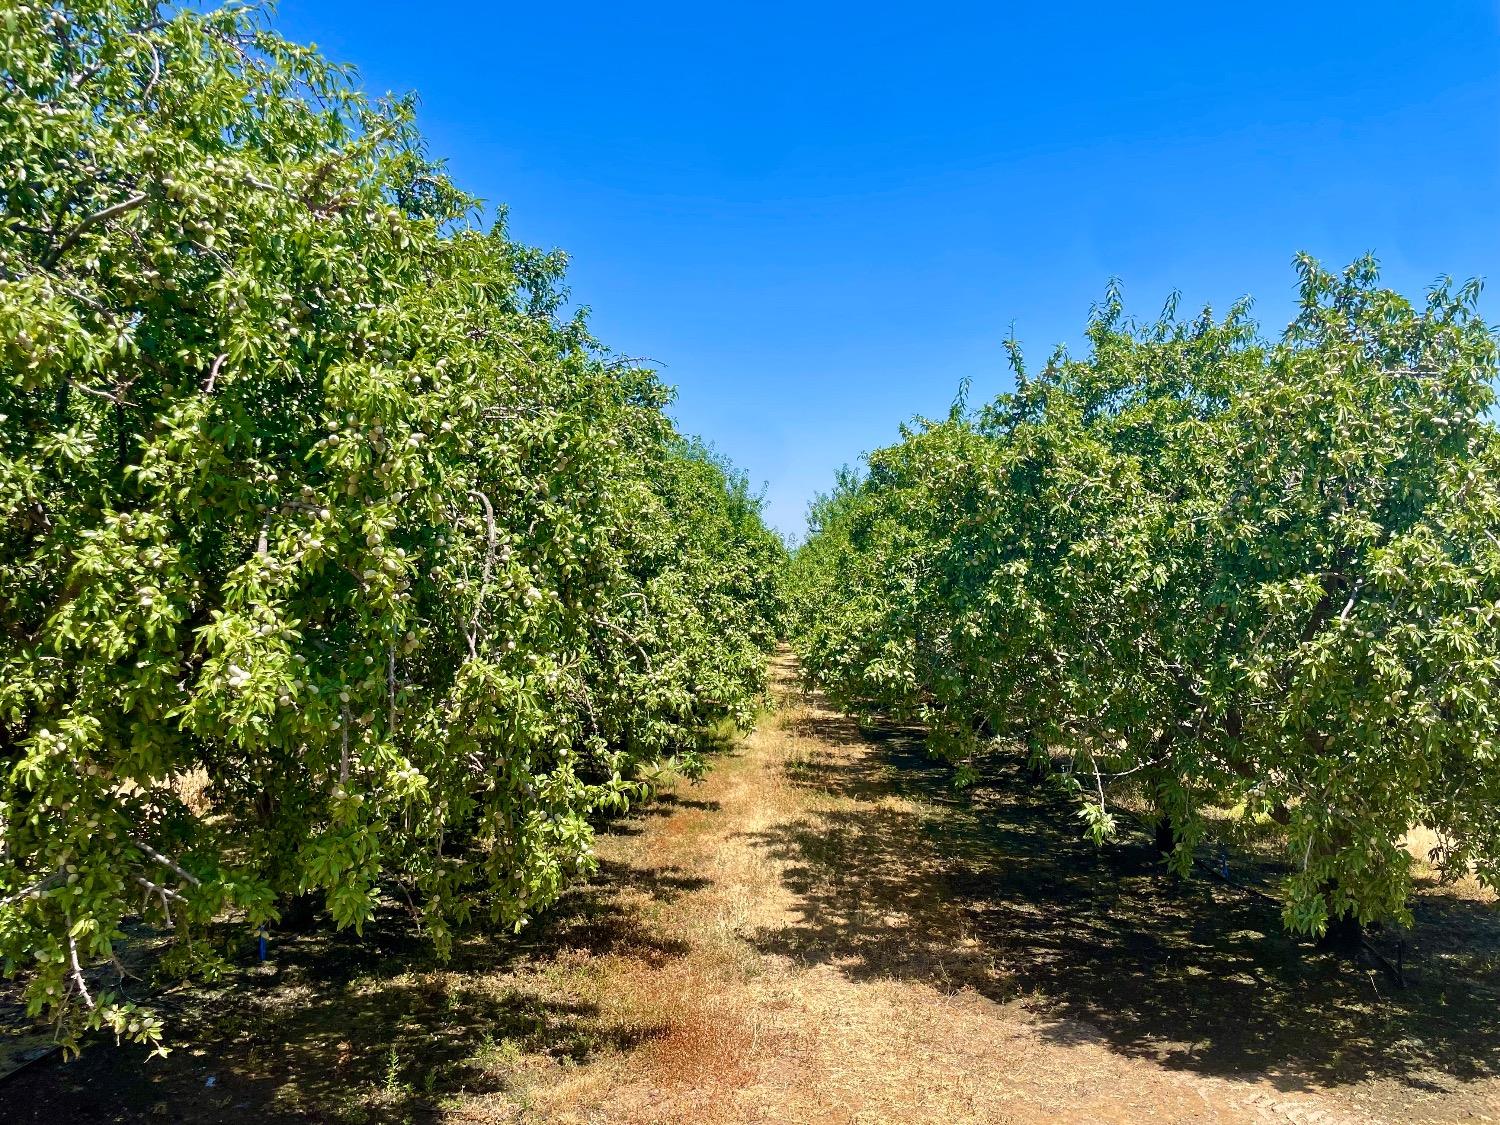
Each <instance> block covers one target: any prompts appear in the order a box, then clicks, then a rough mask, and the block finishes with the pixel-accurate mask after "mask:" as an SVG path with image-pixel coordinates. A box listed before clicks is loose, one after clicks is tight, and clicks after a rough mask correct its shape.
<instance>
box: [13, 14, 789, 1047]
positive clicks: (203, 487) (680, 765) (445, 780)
mask: <svg viewBox="0 0 1500 1125" xmlns="http://www.w3.org/2000/svg"><path fill="white" fill-rule="evenodd" d="M258 19H259V17H258V16H257V15H256V14H255V12H254V10H252V9H245V8H229V9H224V10H220V11H215V12H209V13H207V14H203V13H199V12H196V11H194V10H191V9H188V10H182V9H178V8H176V7H175V6H166V5H159V4H157V3H154V2H150V0H69V2H67V3H64V4H61V5H50V4H49V5H46V6H43V5H41V4H39V3H23V4H20V5H13V6H11V7H10V8H9V9H8V11H7V13H6V17H5V22H4V24H3V25H0V38H3V41H4V43H3V47H4V50H3V53H4V57H5V59H6V64H5V71H4V74H3V77H0V82H3V90H0V168H3V169H4V178H3V181H0V183H3V186H0V956H3V958H4V967H5V970H6V972H7V974H9V973H13V972H16V971H24V972H26V973H27V980H28V990H29V991H28V998H29V1000H30V1002H31V1006H32V1009H33V1011H36V1012H40V1011H43V1010H48V1011H50V1012H51V1013H53V1014H55V1015H57V1016H58V1017H59V1018H60V1019H61V1020H62V1021H63V1023H64V1026H65V1029H66V1030H67V1031H68V1032H69V1033H70V1034H76V1033H77V1032H79V1031H81V1030H83V1029H85V1028H87V1027H90V1026H94V1027H97V1026H101V1025H107V1026H110V1027H112V1028H114V1029H115V1030H116V1031H118V1032H120V1033H122V1034H124V1035H126V1036H128V1037H131V1038H135V1039H140V1040H144V1041H153V1040H155V1039H157V1038H158V1036H159V1034H160V1024H159V1022H158V1021H157V1020H156V1019H155V1018H154V1017H153V1016H152V1015H151V1014H150V1013H149V1012H147V1011H145V1010H144V1009H141V1008H139V1007H138V1006H137V1003H136V1001H134V1000H132V999H129V998H127V996H126V995H125V994H124V992H122V991H120V990H119V989H117V988H116V987H115V986H114V984H113V980H114V976H113V974H111V973H106V974H104V975H103V976H102V977H101V976H100V975H98V974H95V973H91V972H90V967H91V966H93V965H96V964H99V963H102V962H107V960H108V959H109V958H110V957H111V956H112V955H113V954H114V953H115V950H116V946H117V944H118V942H119V940H120V938H121V935H122V928H121V927H122V923H124V922H125V921H126V920H127V919H128V918H130V917H132V916H135V915H139V914H142V913H144V914H145V915H146V917H147V918H148V919H150V920H152V921H153V922H155V923H156V924H157V925H160V926H170V927H173V928H175V930H176V932H177V934H178V936H179V939H180V940H179V942H178V943H177V952H176V953H175V954H174V955H173V956H174V957H175V958H177V960H178V961H179V962H180V967H182V968H183V969H184V970H186V971H194V970H195V969H201V968H203V967H204V965H203V963H202V962H203V961H204V958H205V957H206V956H207V955H206V954H204V953H203V950H205V949H206V946H204V944H203V943H202V942H196V941H195V940H194V939H195V937H196V936H197V935H199V934H201V933H202V931H203V930H204V928H205V927H206V926H207V925H208V924H209V923H210V922H211V921H212V920H213V919H215V918H223V917H240V918H241V919H242V920H243V921H244V922H245V924H246V925H248V926H252V927H253V926H255V925H258V924H260V923H262V922H265V921H268V920H273V919H275V918H276V917H277V915H278V912H279V911H280V910H282V909H284V907H285V904H286V903H287V902H289V901H291V900H292V899H294V898H296V897H297V896H307V895H313V896H316V897H317V898H318V899H320V900H321V901H323V902H325V903H326V908H327V910H328V911H329V912H330V913H331V915H332V918H333V919H334V920H335V922H336V923H337V924H339V925H341V926H354V927H356V928H357V927H359V926H361V924H362V923H364V922H366V921H367V920H368V919H369V918H370V917H371V915H372V913H373V912H374V911H375V910H376V908H377V904H378V902H380V901H381V898H382V896H383V895H387V894H391V893H393V892H399V894H397V895H396V897H397V899H398V900H399V901H401V902H403V903H405V904H408V905H409V909H410V910H411V912H412V915H413V917H414V924H416V925H419V926H420V927H421V928H422V929H423V930H425V931H426V932H427V933H428V934H430V935H431V937H432V939H433V940H434V941H435V942H436V943H437V946H438V947H439V949H440V950H441V949H446V948H447V946H448V945H449V943H450V941H451V935H452V932H453V928H454V927H455V926H456V925H458V924H461V923H463V922H465V921H467V920H469V919H470V918H481V919H485V920H486V921H487V922H489V923H499V924H503V925H506V926H508V927H515V928H519V927H521V926H522V925H523V924H524V923H525V922H526V921H527V920H528V919H530V918H531V917H532V916H533V915H534V914H535V912H536V911H537V910H538V909H540V908H542V907H544V906H545V905H546V904H547V903H548V902H550V901H551V900H553V899H554V898H555V897H556V896H557V895H558V893H559V892H560V890H561V889H562V888H563V887H564V886H565V885H566V883H567V881H568V880H569V879H571V878H574V877H576V876H577V875H578V874H580V873H583V872H587V871H588V870H589V869H590V867H591V864H592V862H593V860H592V854H591V839H592V828H591V823H592V820H593V819H594V818H596V817H597V815H598V814H600V813H601V812H602V811H605V810H609V809H620V808H623V807H624V806H625V805H626V804H627V803H629V802H630V801H632V800H634V799H636V798H638V797H640V796H642V795H644V794H645V793H646V792H647V791H648V790H649V787H650V782H651V778H652V777H653V776H654V775H655V774H656V773H658V772H659V771H661V770H663V769H673V770H677V771H686V772H692V771H694V770H696V769H699V768H700V767H701V760H700V758H699V756H698V752H699V750H700V749H701V748H702V746H703V744H704V738H705V732H709V731H711V730H712V729H714V728H715V727H716V726H717V727H721V728H722V727H725V726H727V725H728V724H730V723H738V724H745V723H747V722H748V721H749V719H750V717H751V715H752V714H753V711H754V708H755V707H756V705H757V700H758V697H759V694H760V692H761V689H762V687H763V676H764V667H765V654H766V651H767V649H768V648H769V646H770V645H771V644H772V643H773V641H774V637H775V633H776V630H777V626H778V621H779V614H780V593H779V582H780V574H781V570H782V568H783V565H784V551H783V549H782V547H781V544H780V541H779V539H777V538H776V537H775V536H774V535H773V534H772V533H771V532H770V531H768V530H767V528H766V527H765V526H764V525H763V523H762V521H761V518H760V509H759V503H758V501H757V499H756V498H755V497H754V496H753V495H751V494H750V492H749V491H748V489H747V487H746V482H745V481H744V480H743V478H741V477H739V476H738V475H737V474H735V473H734V472H733V471H731V470H729V469H728V468H727V467H726V466H725V465H724V464H722V463H721V462H720V461H719V460H718V459H717V458H716V457H715V456H714V455H713V454H711V453H710V452H709V451H708V450H706V449H705V448H704V447H702V446H700V445H698V444H695V443H693V442H691V441H689V440H686V439H684V438H683V437H681V436H680V435H679V434H677V433H676V432H675V431H674V429H673V427H672V425H671V423H670V421H669V420H668V418H667V416H666V415H665V413H664V408H665V406H666V405H667V403H668V400H669V392H668V391H667V390H666V389H665V388H664V387H663V386H662V384H660V383H659V382H658V381H657V379H656V378H655V376H654V375H653V374H652V373H651V372H650V371H648V370H643V369H641V368H640V367H638V366H637V365H635V364H632V363H630V362H626V361H620V360H616V359H614V358H612V357H611V356H610V354H609V353H607V352H606V351H605V350H604V349H603V348H601V347H600V346H599V345H598V344H597V343H596V342H595V341H594V340H593V339H592V338H591V337H590V335H589V332H588V330H587V327H586V325H585V324H584V322H583V321H582V320H581V319H578V318H572V319H569V318H567V317H566V316H565V315H564V313H563V311H562V310H563V307H564V303H565V293H564V291H563V290H562V289H561V288H560V283H561V277H562V268H563V262H562V260H561V258H560V257H559V256H557V255H548V254H542V253H539V252H537V251H534V250H531V249H528V248H526V247H524V246H520V245H517V244H516V243H515V242H513V241H512V240H511V239H509V238H508V237H507V235H506V234H505V231H504V229H503V228H502V227H495V228H493V229H483V228H482V227H481V226H480V224H479V210H478V205H477V203H476V201H475V200H473V199H470V198H468V197H466V196H465V195H463V194H462V193H461V192H460V191H459V190H457V189H456V188H455V187H454V186H453V185H452V184H451V183H450V182H449V181H448V179H447V178H446V177H445V175H444V173H443V171H442V169H441V167H440V166H438V165H437V164H435V163H434V162H433V161H432V160H430V159H428V158H427V157H426V155H425V154H424V151H423V145H422V140H421V138H420V136H419V135H418V134H417V132H416V131H415V128H414V126H413V123H412V112H411V106H410V105H409V104H407V103H405V102H400V101H388V102H379V103H371V102H369V101H367V100H365V99H364V98H363V97H362V96H361V95H359V94H358V93H357V92H356V90H355V88H354V87H353V85H352V84H351V81H350V79H349V77H348V75H347V74H346V73H345V72H344V71H343V70H342V69H341V68H338V67H335V66H333V65H331V64H329V63H328V62H326V61H325V60H324V59H322V58H321V57H320V56H319V55H317V54H316V53H315V52H313V51H312V50H310V49H306V48H302V47H299V46H295V45H293V44H290V43H288V42H286V41H284V40H282V39H280V38H278V37H277V36H276V35H274V34H273V33H271V32H269V31H267V30H266V29H265V28H264V27H263V26H261V24H260V23H259V22H258ZM91 981H92V982H93V983H92V984H91V983H90V982H91ZM101 982H102V983H101Z"/></svg>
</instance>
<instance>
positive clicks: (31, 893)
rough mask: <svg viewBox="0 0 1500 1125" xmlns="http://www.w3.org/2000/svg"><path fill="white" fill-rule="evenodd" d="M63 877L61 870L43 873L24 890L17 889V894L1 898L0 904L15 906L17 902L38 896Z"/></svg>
mask: <svg viewBox="0 0 1500 1125" xmlns="http://www.w3.org/2000/svg"><path fill="white" fill-rule="evenodd" d="M61 878H62V872H61V871H54V872H52V874H50V875H43V876H42V877H41V878H40V879H38V880H37V881H36V882H35V883H32V884H31V886H29V887H26V888H25V889H24V890H20V891H17V892H16V893H15V894H13V895H11V896H10V897H8V898H0V906H14V905H15V904H16V903H18V902H22V901H24V900H26V899H28V898H38V897H40V896H41V894H42V892H43V891H45V890H46V889H47V888H48V887H50V886H52V884H54V883H56V882H57V881H58V880H59V879H61Z"/></svg>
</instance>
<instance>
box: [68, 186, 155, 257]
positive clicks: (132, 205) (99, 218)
mask: <svg viewBox="0 0 1500 1125" xmlns="http://www.w3.org/2000/svg"><path fill="white" fill-rule="evenodd" d="M145 202H146V193H145V192H143V191H142V192H137V193H136V194H135V195H132V196H131V197H130V198H129V199H122V200H121V201H120V202H119V203H115V204H113V205H111V206H109V207H106V208H105V209H104V210H102V211H95V212H94V213H93V214H92V215H90V216H89V217H88V218H86V219H84V220H82V221H81V222H79V224H78V225H77V226H76V227H74V228H73V230H72V231H71V233H69V235H68V237H67V238H65V239H63V240H62V244H61V245H59V246H58V248H57V249H56V250H54V251H53V252H52V253H51V254H49V255H47V258H46V264H47V265H48V266H54V265H56V264H57V263H58V262H59V261H60V260H61V259H62V256H63V255H64V254H66V253H67V252H68V251H69V250H71V249H72V248H73V247H74V245H75V244H77V242H78V240H79V239H80V238H82V237H83V236H84V235H85V234H87V233H88V231H89V228H90V227H96V226H98V225H99V224H100V223H104V222H108V221H109V220H110V219H113V218H116V217H118V216H120V215H123V214H125V212H127V211H134V210H135V209H136V208H137V207H139V206H140V205H141V204H142V203H145Z"/></svg>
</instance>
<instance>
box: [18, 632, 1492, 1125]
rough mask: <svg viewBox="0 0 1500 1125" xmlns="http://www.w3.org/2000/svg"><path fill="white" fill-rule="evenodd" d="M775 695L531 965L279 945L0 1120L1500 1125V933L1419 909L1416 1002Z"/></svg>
mask: <svg viewBox="0 0 1500 1125" xmlns="http://www.w3.org/2000/svg"><path fill="white" fill-rule="evenodd" d="M774 672H775V690H776V694H777V700H778V706H777V708H776V710H775V711H774V712H773V713H772V714H771V715H769V716H768V717H767V718H766V720H765V721H764V722H763V723H762V724H761V727H760V729H759V730H757V732H756V733H755V734H753V735H752V736H751V737H750V738H749V739H748V740H747V741H746V742H745V743H744V744H743V745H742V746H741V747H740V748H739V749H738V750H736V751H734V752H732V753H730V754H728V755H726V756H724V757H723V758H721V759H719V760H717V761H716V763H715V766H714V768H713V770H712V772H711V773H710V775H709V777H708V779H707V780H706V781H704V782H703V783H702V784H700V785H686V784H683V785H680V786H679V787H678V788H677V790H676V791H675V792H673V793H667V794H664V795H663V796H662V797H661V798H660V799H659V800H657V801H655V802H652V803H650V804H648V805H645V806H643V807H642V808H640V809H639V810H637V811H636V812H635V813H633V814H632V815H631V816H630V817H627V818H625V819H623V820H621V821H619V822H617V823H615V824H614V825H612V826H610V828H609V829H607V830H606V831H605V832H604V833H602V834H601V837H600V841H599V856H600V871H599V874H598V876H597V877H595V878H594V879H592V880H590V881H589V882H588V883H587V884H585V885H583V886H580V887H578V888H576V889H575V890H574V891H572V892H570V893H569V894H568V895H567V896H565V898H564V899H563V901H562V902H561V903H559V904H558V905H557V907H556V908H554V909H553V910H552V911H551V912H549V914H548V915H547V916H546V918H545V919H544V920H542V921H540V922H539V923H537V924H536V925H535V926H533V927H532V928H531V929H529V930H527V931H526V932H525V933H524V934H523V935H522V936H521V937H520V938H519V939H516V938H508V937H507V938H501V939H493V938H487V937H485V936H484V935H482V934H476V935H474V936H473V937H472V938H471V939H469V940H468V941H466V942H465V943H464V944H462V945H461V946H460V948H459V949H458V950H457V951H456V956H455V959H454V960H453V961H452V962H450V963H448V964H446V965H437V964H435V963H433V961H432V960H431V953H430V949H429V948H428V947H427V946H426V945H425V943H423V942H422V941H421V940H420V938H419V937H417V936H415V935H414V934H413V933H412V929H411V926H410V923H409V921H408V920H407V919H405V918H404V917H401V916H398V915H396V914H394V913H393V914H392V915H391V916H390V917H388V918H386V919H384V920H382V922H381V923H380V924H377V925H376V926H374V927H372V928H371V929H370V930H368V931H367V934H366V937H365V939H364V940H362V941H356V940H354V939H353V938H351V937H348V936H340V935H330V934H328V933H327V932H326V931H315V932H309V933H307V934H304V935H287V936H285V937H279V938H278V939H277V940H276V941H275V942H274V943H273V949H272V954H273V955H272V957H271V960H270V961H268V962H267V963H266V964H264V965H253V966H250V967H247V968H244V969H241V970H238V971H237V975H234V976H231V977H228V978H226V979H225V980H224V981H222V982H221V983H220V984H219V985H217V986H214V987H212V988H200V989H196V990H192V991H181V990H180V991H178V992H175V993H170V994H168V995H167V996H166V998H165V999H166V1001H167V1002H169V1003H170V1004H171V1005H175V1009H174V1010H173V1011H171V1012H170V1013H169V1014H171V1015H172V1016H173V1024H172V1026H171V1031H172V1034H173V1035H174V1036H175V1037H177V1038H178V1040H179V1041H180V1042H182V1043H183V1048H182V1049H181V1050H179V1051H177V1052H175V1053H174V1054H173V1055H172V1056H171V1057H170V1058H168V1059H166V1060H164V1061H163V1060H155V1061H152V1062H149V1063H146V1062H143V1060H142V1059H141V1058H140V1057H139V1053H138V1052H137V1053H132V1052H131V1051H130V1050H128V1049H126V1050H114V1049H111V1048H110V1047H108V1046H107V1045H103V1044H101V1045H100V1046H98V1047H97V1048H95V1049H94V1050H91V1051H89V1052H87V1053H86V1054H85V1055H84V1058H83V1060H82V1061H81V1062H78V1063H74V1064H68V1065H63V1064H60V1063H57V1062H55V1061H52V1062H48V1063H40V1064H35V1065H34V1066H33V1067H31V1068H29V1069H28V1070H27V1072H25V1073H24V1074H21V1075H18V1076H17V1077H16V1078H13V1079H11V1080H9V1081H8V1082H7V1083H6V1084H5V1085H4V1086H0V1120H4V1121H11V1120H14V1121H18V1122H21V1121H36V1122H46V1123H47V1125H55V1123H56V1122H58V1121H70V1122H79V1123H83V1122H96V1121H97V1122H103V1121H108V1122H154V1121H162V1120H169V1121H170V1120H176V1121H185V1122H202V1123H207V1122H240V1121H245V1120H250V1119H254V1120H256V1121H257V1122H262V1123H266V1122H294V1121H307V1120H313V1121H320V1122H322V1121H347V1122H351V1123H356V1122H357V1123H370V1122H377V1121H393V1122H394V1121H402V1122H405V1121H444V1122H586V1123H595V1122H597V1123H608V1125H616V1123H633V1122H693V1123H697V1122H778V1123H780V1122H871V1123H874V1122H881V1123H884V1122H897V1123H905V1122H944V1123H949V1122H1005V1121H1014V1122H1137V1121H1183V1122H1187V1121H1193V1122H1268V1123H1279V1122H1321V1123H1334V1122H1356V1121H1391V1122H1408V1121H1428V1122H1451V1121H1497V1122H1500V1078H1497V1077H1496V1071H1497V1066H1500V921H1497V918H1496V910H1495V908H1494V906H1493V904H1485V903H1477V902H1474V901H1472V900H1470V899H1464V898H1462V897H1459V896H1454V895H1449V894H1446V893H1439V892H1429V893H1427V894H1425V895H1424V896H1423V897H1422V899H1421V901H1420V902H1419V904H1418V921H1419V924H1418V927H1417V929H1416V930H1415V931H1414V932H1413V934H1412V936H1411V938H1412V941H1413V942H1414V943H1415V949H1416V952H1417V953H1418V954H1419V957H1418V959H1419V960H1420V962H1421V965H1422V969H1421V972H1420V974H1418V975H1417V976H1416V979H1415V980H1414V982H1413V984H1412V986H1411V987H1410V988H1408V989H1406V990H1404V991H1394V990H1393V989H1392V988H1391V987H1390V985H1389V983H1388V982H1387V981H1386V980H1385V979H1384V978H1383V977H1382V976H1380V975H1379V974H1377V973H1375V972H1373V971H1371V972H1366V971H1365V970H1363V969H1360V968H1357V967H1354V966H1350V965H1348V964H1346V963H1342V962H1338V961H1335V960H1334V959H1332V958H1331V957H1327V956H1325V955H1319V954H1317V953H1315V952H1314V951H1312V950H1310V949H1309V948H1307V947H1305V946H1297V945H1294V944H1293V943H1291V942H1289V941H1287V940H1286V939H1285V938H1284V937H1281V936H1279V922H1278V920H1277V918H1276V911H1275V907H1274V905H1273V904H1269V903H1268V902H1267V901H1266V900H1265V899H1262V898H1258V897H1256V896H1254V895H1248V894H1246V893H1244V892H1243V891H1239V890H1236V889H1233V888H1229V887H1225V886H1223V885H1222V884H1217V883H1214V882H1213V881H1211V880H1194V881H1192V882H1188V883H1182V882H1179V881H1174V880H1171V879H1167V878H1164V877H1163V875H1162V873H1161V870H1160V865H1159V863H1158V861H1157V859H1156V857H1155V855H1154V853H1153V852H1152V850H1151V848H1150V846H1149V844H1148V843H1146V842H1145V841H1144V840H1142V841H1140V842H1136V843H1132V842H1131V841H1129V840H1127V841H1125V842H1122V843H1118V844H1113V845H1111V846H1110V847H1107V848H1104V849H1095V848H1093V847H1092V846H1091V845H1089V844H1087V843H1086V842H1085V841H1084V840H1083V839H1082V837H1081V833H1080V832H1079V829H1078V826H1077V821H1076V818H1075V816H1074V812H1073V810H1072V808H1071V806H1070V805H1069V804H1068V803H1067V802H1066V801H1065V800H1060V799H1058V798H1056V797H1053V796H1049V795H1048V794H1047V793H1046V792H1045V791H1044V790H1041V789H1039V787H1038V786H1036V785H1035V784H1034V783H1031V782H1030V781H1028V780H1027V779H1026V778H1025V777H1024V776H1023V775H1022V774H1021V773H1020V771H1019V770H1017V771H1016V772H1014V773H1006V772H1004V770H1005V769H1006V768H1007V767H1005V766H1004V765H1003V764H1002V765H1001V766H998V767H997V769H999V770H1000V771H1001V772H999V773H997V774H996V775H995V776H990V777H986V778H985V779H984V780H983V782H982V783H981V784H980V785H979V786H978V787H976V788H975V789H973V790H969V791H967V792H965V793H963V794H955V793H954V792H953V791H952V789H951V787H950V786H949V783H948V772H947V770H946V769H945V768H944V767H942V766H940V765H937V764H935V763H933V762H932V761H930V760H929V759H928V758H927V757H926V755H925V753H924V752H923V750H922V746H921V741H920V732H919V731H912V730H899V729H887V730H879V731H873V732H871V731H866V732H862V731H860V730H859V729H858V728H857V727H856V726H855V725H854V724H853V723H852V722H850V721H849V720H848V719H846V718H844V717H842V716H840V715H837V714H834V713H832V712H830V711H828V710H826V709H825V708H823V707H821V706H820V705H819V704H818V702H817V701H816V700H814V699H809V698H807V697H805V696H803V695H802V693H801V692H800V691H799V690H798V689H797V687H796V686H795V682H794V672H795V667H794V665H793V663H792V662H791V660H790V659H789V658H782V659H781V660H779V661H778V662H777V663H776V665H775V667H774ZM238 956H240V957H241V958H243V957H244V953H243V952H241V953H240V954H239V955H238Z"/></svg>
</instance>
